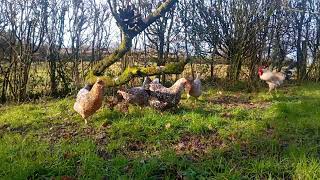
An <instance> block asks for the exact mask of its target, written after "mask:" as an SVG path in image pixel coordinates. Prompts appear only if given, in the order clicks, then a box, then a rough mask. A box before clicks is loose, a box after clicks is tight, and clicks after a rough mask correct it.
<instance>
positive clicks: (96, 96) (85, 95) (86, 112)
mask: <svg viewBox="0 0 320 180" xmlns="http://www.w3.org/2000/svg"><path fill="white" fill-rule="evenodd" d="M104 87H105V83H104V81H103V80H102V79H100V78H98V79H97V81H96V82H95V84H94V85H93V86H92V88H90V86H88V85H87V86H85V87H84V88H82V89H81V90H80V91H79V92H78V94H77V99H76V102H75V103H74V106H73V109H74V110H75V111H77V112H78V113H79V114H80V115H81V116H82V118H84V120H85V123H86V124H87V118H88V117H89V116H91V115H93V114H94V113H95V112H96V111H97V110H98V109H99V108H100V107H101V106H102V101H103V93H104Z"/></svg>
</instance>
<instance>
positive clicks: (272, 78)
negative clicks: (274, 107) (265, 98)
mask: <svg viewBox="0 0 320 180" xmlns="http://www.w3.org/2000/svg"><path fill="white" fill-rule="evenodd" d="M286 72H288V71H286ZM258 74H259V77H260V79H261V80H263V81H266V83H267V84H268V85H269V93H271V91H272V90H275V91H276V90H277V87H279V86H280V85H282V84H283V81H284V80H285V79H287V78H289V77H288V76H289V74H288V73H283V72H276V71H270V70H268V69H267V67H265V66H264V67H259V69H258Z"/></svg>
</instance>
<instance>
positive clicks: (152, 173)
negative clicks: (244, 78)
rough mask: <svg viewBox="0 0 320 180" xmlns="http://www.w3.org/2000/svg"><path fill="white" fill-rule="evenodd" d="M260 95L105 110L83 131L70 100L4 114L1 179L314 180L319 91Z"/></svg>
mask: <svg viewBox="0 0 320 180" xmlns="http://www.w3.org/2000/svg"><path fill="white" fill-rule="evenodd" d="M266 90H267V89H263V90H262V91H261V92H260V93H249V94H247V93H244V92H242V91H234V92H231V91H223V90H219V89H215V87H206V89H205V93H204V95H203V96H202V97H201V98H200V100H198V101H195V100H186V99H185V98H183V100H182V102H181V105H180V107H179V108H178V109H176V110H173V111H170V112H164V113H159V112H157V111H154V110H152V109H149V108H144V109H140V108H138V107H131V108H130V111H129V113H128V114H123V113H121V112H118V111H110V110H108V109H107V108H106V107H104V108H102V109H101V110H100V111H99V112H98V113H97V114H96V115H94V116H93V118H92V119H91V120H90V123H89V125H88V126H85V125H84V121H83V120H82V119H81V118H80V117H79V116H78V115H77V114H76V113H75V112H74V111H73V110H72V105H73V102H74V100H73V99H69V98H68V99H61V100H55V101H49V102H39V103H38V104H37V105H34V104H31V103H30V104H28V103H26V104H22V105H8V106H3V107H1V108H0V113H1V116H0V161H1V163H0V179H27V178H29V179H46V178H57V179H67V178H76V179H102V178H104V177H105V178H110V179H116V178H119V179H127V178H130V179H157V178H166V179H174V178H186V179H193V178H204V179H207V178H214V179H247V178H250V179H254V178H256V179H268V178H276V179H291V178H294V179H318V178H320V161H319V152H320V148H319V147H320V141H319V139H320V132H319V129H320V108H319V107H320V85H319V84H304V85H301V86H292V85H289V86H287V87H283V88H282V89H281V90H280V92H278V94H276V95H266V93H265V91H266ZM219 91H221V92H219Z"/></svg>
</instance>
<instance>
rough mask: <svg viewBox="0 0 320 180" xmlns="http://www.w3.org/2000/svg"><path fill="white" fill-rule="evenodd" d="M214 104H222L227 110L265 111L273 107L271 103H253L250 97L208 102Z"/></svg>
mask: <svg viewBox="0 0 320 180" xmlns="http://www.w3.org/2000/svg"><path fill="white" fill-rule="evenodd" d="M208 101H209V102H211V103H214V104H220V105H222V106H224V107H225V108H234V107H243V108H246V109H256V108H260V109H265V108H267V107H269V106H270V105H271V103H270V102H251V101H250V97H243V96H237V95H235V96H220V97H217V98H212V99H209V100H208Z"/></svg>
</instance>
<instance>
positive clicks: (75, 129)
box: [40, 121, 110, 145]
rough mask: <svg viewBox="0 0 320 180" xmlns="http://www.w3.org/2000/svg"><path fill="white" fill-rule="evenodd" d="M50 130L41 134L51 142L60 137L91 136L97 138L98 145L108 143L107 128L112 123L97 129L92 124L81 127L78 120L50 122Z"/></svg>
mask: <svg viewBox="0 0 320 180" xmlns="http://www.w3.org/2000/svg"><path fill="white" fill-rule="evenodd" d="M48 128H49V131H48V132H46V133H43V134H41V135H40V137H42V138H44V139H48V140H49V141H50V142H57V141H58V140H60V139H75V138H78V137H80V138H91V139H93V140H95V142H96V144H97V145H105V144H106V143H107V133H106V129H107V128H110V125H106V124H103V125H102V126H101V127H100V128H98V129H96V128H95V127H92V126H90V125H88V126H86V127H80V125H79V124H78V123H76V122H70V121H67V122H63V123H55V124H48Z"/></svg>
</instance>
